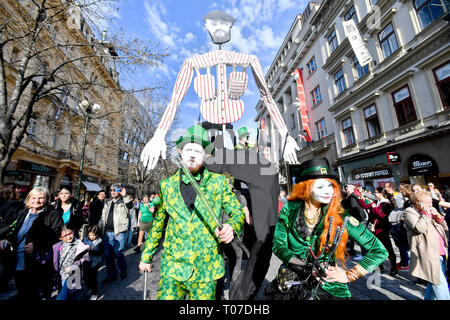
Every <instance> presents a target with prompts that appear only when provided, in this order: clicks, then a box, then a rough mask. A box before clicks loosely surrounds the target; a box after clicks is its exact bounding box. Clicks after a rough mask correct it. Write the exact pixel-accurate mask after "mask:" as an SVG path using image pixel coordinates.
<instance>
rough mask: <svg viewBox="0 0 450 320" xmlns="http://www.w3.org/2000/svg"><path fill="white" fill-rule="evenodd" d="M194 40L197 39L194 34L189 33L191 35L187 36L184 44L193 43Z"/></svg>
mask: <svg viewBox="0 0 450 320" xmlns="http://www.w3.org/2000/svg"><path fill="white" fill-rule="evenodd" d="M194 39H195V36H194V34H193V33H192V32H189V33H187V34H186V36H185V38H184V42H185V43H188V42H191V41H192V40H194Z"/></svg>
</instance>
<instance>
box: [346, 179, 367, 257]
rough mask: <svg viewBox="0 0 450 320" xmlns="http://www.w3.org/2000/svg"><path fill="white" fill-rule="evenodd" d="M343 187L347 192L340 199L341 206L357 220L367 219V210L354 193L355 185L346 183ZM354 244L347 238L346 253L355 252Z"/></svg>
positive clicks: (352, 253)
mask: <svg viewBox="0 0 450 320" xmlns="http://www.w3.org/2000/svg"><path fill="white" fill-rule="evenodd" d="M345 189H346V190H345V191H346V192H347V197H346V198H344V199H342V203H341V204H342V207H343V208H344V209H345V210H346V211H347V212H348V213H349V214H350V215H351V216H352V217H354V218H355V219H356V220H358V221H359V222H363V221H367V219H368V215H367V212H366V210H364V209H363V208H362V207H361V206H360V205H359V201H358V197H357V196H356V195H355V193H354V192H355V190H356V186H355V185H353V184H348V185H347V186H346V188H345ZM354 246H355V242H354V241H353V240H352V239H349V247H350V249H349V251H348V253H349V254H350V255H351V256H354V255H355V254H356V252H355V249H354Z"/></svg>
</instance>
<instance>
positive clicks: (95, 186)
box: [82, 181, 102, 191]
mask: <svg viewBox="0 0 450 320" xmlns="http://www.w3.org/2000/svg"><path fill="white" fill-rule="evenodd" d="M82 182H83V184H84V186H85V187H86V191H100V190H102V187H100V186H99V185H98V184H96V183H94V182H89V181H82Z"/></svg>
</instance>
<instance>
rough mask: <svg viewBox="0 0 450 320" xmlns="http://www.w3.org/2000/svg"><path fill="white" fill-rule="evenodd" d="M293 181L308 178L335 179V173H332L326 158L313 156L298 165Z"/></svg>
mask: <svg viewBox="0 0 450 320" xmlns="http://www.w3.org/2000/svg"><path fill="white" fill-rule="evenodd" d="M298 171H299V174H298V175H296V177H295V181H296V182H297V183H298V182H301V181H306V180H310V179H324V178H330V179H334V180H336V178H337V177H336V175H334V174H332V171H331V167H330V164H329V163H328V160H327V159H326V158H314V159H311V160H307V161H305V162H303V163H302V164H301V165H300V169H299V170H298Z"/></svg>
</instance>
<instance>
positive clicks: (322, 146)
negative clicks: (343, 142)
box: [311, 137, 329, 154]
mask: <svg viewBox="0 0 450 320" xmlns="http://www.w3.org/2000/svg"><path fill="white" fill-rule="evenodd" d="M328 149H329V145H328V143H327V141H326V137H323V138H322V139H320V140H317V141H314V142H313V144H312V145H311V151H312V152H313V153H314V154H319V153H322V152H325V151H327V150H328Z"/></svg>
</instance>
